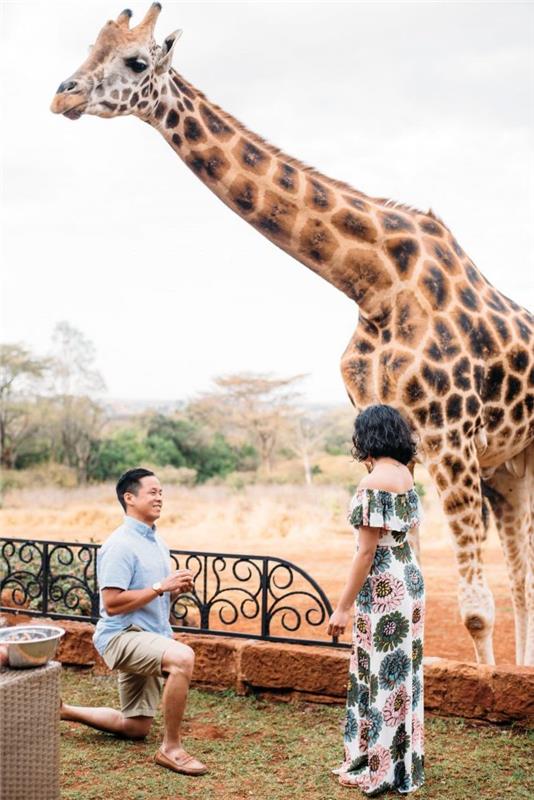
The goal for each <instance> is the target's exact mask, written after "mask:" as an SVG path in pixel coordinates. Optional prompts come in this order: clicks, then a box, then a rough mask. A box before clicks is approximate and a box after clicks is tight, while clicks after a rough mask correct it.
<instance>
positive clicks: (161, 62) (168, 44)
mask: <svg viewBox="0 0 534 800" xmlns="http://www.w3.org/2000/svg"><path fill="white" fill-rule="evenodd" d="M182 33H183V31H180V30H178V31H174V32H173V33H171V34H169V36H166V37H165V40H164V42H163V44H162V45H161V53H160V54H159V58H158V61H157V63H156V72H159V73H161V72H167V70H168V69H169V68H170V66H171V63H172V54H173V52H174V46H175V44H176V42H177V41H178V39H179V38H180V36H181V35H182Z"/></svg>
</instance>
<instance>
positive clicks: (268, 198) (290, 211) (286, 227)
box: [254, 191, 298, 242]
mask: <svg viewBox="0 0 534 800" xmlns="http://www.w3.org/2000/svg"><path fill="white" fill-rule="evenodd" d="M297 213H298V208H297V206H296V204H295V203H292V202H290V201H289V200H286V199H285V198H284V197H282V196H281V195H278V194H276V193H275V192H270V191H266V192H265V197H264V205H263V208H262V210H261V212H260V213H259V214H258V216H257V218H256V220H254V224H255V225H256V226H257V227H258V228H259V229H260V230H261V231H263V232H265V233H267V234H268V235H269V236H271V237H272V238H274V239H277V240H281V241H284V242H288V241H289V239H290V237H291V231H292V229H293V226H294V224H295V220H296V218H297Z"/></svg>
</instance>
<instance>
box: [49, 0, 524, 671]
mask: <svg viewBox="0 0 534 800" xmlns="http://www.w3.org/2000/svg"><path fill="white" fill-rule="evenodd" d="M160 11H161V5H160V4H159V3H153V4H152V5H151V6H150V8H149V10H148V12H147V13H146V15H145V17H144V18H143V19H142V21H141V22H140V23H139V24H138V25H137V26H136V27H130V18H131V16H132V12H131V11H130V10H129V9H126V10H125V11H123V12H121V13H120V14H119V16H118V18H117V19H116V20H110V21H108V22H107V23H106V24H105V25H104V27H103V28H102V29H101V31H100V33H99V34H98V37H97V39H96V42H95V44H94V46H93V47H92V49H91V50H90V53H89V56H88V57H87V59H86V60H85V62H84V63H83V64H82V65H81V67H80V68H79V69H78V70H76V72H74V73H73V75H72V76H71V77H70V78H69V79H67V80H66V81H64V82H63V83H61V85H60V86H59V88H58V89H57V92H56V94H55V96H54V98H53V101H52V106H51V110H52V111H53V112H54V113H56V114H62V115H63V116H65V117H68V118H69V119H78V118H79V117H81V116H82V115H83V114H93V115H96V116H100V117H117V116H124V115H129V114H132V115H134V116H136V117H138V118H139V119H141V120H142V121H144V122H147V123H148V124H149V125H151V126H152V127H153V128H155V129H156V130H157V131H158V132H159V133H160V134H161V135H162V136H163V137H164V139H165V140H166V141H167V143H168V144H169V145H170V146H171V147H172V148H173V150H174V151H175V152H176V154H177V155H178V156H179V157H180V158H181V159H182V161H184V162H185V164H186V165H187V167H188V168H189V169H190V170H192V171H193V172H194V174H195V175H196V176H197V177H198V178H199V179H200V180H201V181H202V182H203V183H204V184H205V185H206V186H207V187H208V188H209V189H210V190H211V191H212V192H213V193H214V194H215V195H216V196H217V197H218V198H219V199H220V200H222V202H223V203H225V204H226V205H227V206H229V207H230V208H231V209H232V210H233V211H234V212H235V213H236V214H238V215H239V216H240V217H241V218H242V219H244V220H245V221H247V222H248V223H249V224H250V225H252V226H253V227H254V228H255V229H256V230H257V231H258V232H259V233H261V234H262V235H263V236H265V237H267V239H268V240H270V241H271V242H272V243H273V244H275V245H276V246H278V247H279V248H281V249H282V250H284V251H285V252H286V253H288V254H289V255H291V256H292V257H293V258H295V259H296V260H297V261H300V262H301V263H302V264H304V265H305V266H307V267H308V268H309V269H311V270H313V271H314V272H315V273H316V274H317V275H319V276H320V277H322V278H323V279H325V280H327V281H328V282H329V283H331V284H332V285H334V286H335V287H337V288H338V289H339V290H340V291H342V292H344V293H345V295H347V296H348V297H349V298H350V299H351V300H353V301H354V303H355V304H356V305H357V307H358V310H359V315H358V323H357V327H356V330H355V333H354V335H353V336H352V338H351V340H350V342H349V344H348V345H347V347H346V349H345V351H344V353H343V355H342V358H341V372H342V376H343V380H344V383H345V386H346V389H347V392H348V395H349V398H350V400H351V402H352V403H353V405H354V406H355V408H356V409H361V408H363V407H365V406H366V405H368V404H370V403H388V404H390V405H393V406H394V407H396V408H397V409H398V410H399V411H400V412H401V413H402V414H404V416H405V417H406V418H407V420H408V421H409V423H410V425H411V426H412V429H413V431H414V435H415V436H416V437H417V439H418V443H419V448H418V450H419V455H418V460H419V461H420V463H422V464H424V465H425V466H426V468H427V469H428V470H429V473H430V475H431V477H432V479H433V481H434V483H435V485H436V487H437V490H438V493H439V496H440V501H441V503H442V507H443V510H444V513H445V515H446V518H447V521H448V524H449V529H450V533H451V541H452V543H453V549H454V553H455V558H456V563H457V568H458V575H459V580H458V601H459V607H460V613H461V617H462V621H463V623H464V624H465V626H466V627H467V630H468V631H469V633H470V635H471V638H472V641H473V645H474V652H475V657H476V660H477V661H478V662H480V663H488V664H492V663H494V655H493V643H492V634H493V625H494V613H495V612H494V600H493V595H492V593H491V591H490V589H489V587H488V585H487V583H486V580H485V576H484V571H483V565H482V542H483V540H484V525H483V503H484V498H485V497H487V498H488V500H489V502H490V505H491V507H492V508H493V510H494V512H495V519H496V525H497V529H498V532H499V536H500V541H501V544H502V547H503V551H504V555H505V561H506V564H507V569H508V573H509V579H510V583H511V590H512V599H513V606H514V618H515V641H516V661H517V663H518V664H523V663H525V664H534V540H533V536H532V530H531V528H532V519H533V513H534V509H532V507H531V505H529V503H531V502H532V501H531V498H532V497H533V494H534V493H533V492H532V482H533V479H534V444H533V439H534V424H533V416H534V365H533V340H534V336H533V332H534V318H533V317H532V315H530V314H529V312H528V311H526V310H525V309H523V308H521V307H520V306H519V305H517V304H516V303H515V302H513V301H512V300H509V299H508V298H506V297H505V296H503V295H502V294H501V293H499V292H498V291H497V290H496V289H495V288H494V287H493V286H492V285H491V284H490V283H489V282H488V281H487V280H486V279H485V278H484V277H483V275H482V274H481V273H480V272H479V271H478V269H477V268H476V267H475V265H474V264H473V262H472V261H471V259H470V258H469V257H468V256H467V255H466V253H465V252H464V251H463V250H462V248H461V247H460V245H459V244H458V242H457V241H456V240H455V239H454V237H453V235H452V233H451V232H450V231H449V229H448V228H447V227H446V225H445V224H444V223H443V222H442V221H441V220H440V219H439V218H438V217H437V216H436V215H435V214H434V213H433V212H432V211H428V212H426V213H425V212H422V211H419V210H417V209H415V208H413V207H411V206H406V205H403V204H400V203H395V202H393V201H391V200H387V199H384V198H373V197H369V196H367V195H366V194H364V193H363V192H361V191H356V190H355V189H353V188H351V187H350V186H349V185H348V184H346V183H343V182H341V181H337V180H333V179H331V178H328V177H326V176H324V175H322V174H321V173H320V172H318V171H316V170H315V169H312V168H310V167H308V166H306V165H304V164H302V163H301V162H300V161H298V160H296V159H295V158H292V157H289V156H287V155H286V154H284V153H283V152H282V151H281V150H279V149H277V148H276V147H274V146H273V145H271V144H269V143H267V142H266V141H265V140H264V139H262V138H260V137H259V136H258V135H256V134H254V133H252V132H251V131H249V130H248V129H246V128H245V127H244V126H243V125H242V124H241V123H240V122H238V121H237V120H236V119H235V118H234V117H232V116H231V115H230V114H228V113H227V112H225V111H223V110H222V109H221V108H219V107H218V106H216V105H214V104H213V103H212V102H211V101H209V100H208V99H207V97H206V96H205V95H204V94H203V93H202V92H200V91H199V90H198V89H196V88H195V87H194V86H193V85H192V84H191V83H189V82H188V81H187V80H186V79H185V78H183V77H182V76H181V75H180V74H178V73H177V72H176V71H175V70H174V69H173V67H172V63H171V62H172V58H173V53H174V50H175V46H176V43H177V41H178V39H179V37H180V35H181V31H175V32H174V33H172V34H170V35H169V36H167V37H166V38H165V39H164V40H163V44H162V45H161V46H159V45H157V44H156V41H155V39H154V27H155V24H156V20H157V18H158V15H159V13H160Z"/></svg>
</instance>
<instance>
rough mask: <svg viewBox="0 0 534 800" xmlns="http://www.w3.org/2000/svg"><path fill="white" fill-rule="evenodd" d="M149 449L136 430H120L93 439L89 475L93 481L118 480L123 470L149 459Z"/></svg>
mask: <svg viewBox="0 0 534 800" xmlns="http://www.w3.org/2000/svg"><path fill="white" fill-rule="evenodd" d="M149 458H150V456H149V450H148V448H147V447H146V445H145V443H144V442H142V441H141V440H140V437H139V433H138V432H137V431H135V430H131V429H125V430H121V431H118V432H117V433H116V434H115V435H114V436H112V437H110V438H107V439H101V440H100V441H93V443H92V447H91V454H90V458H89V459H88V469H87V477H88V479H89V480H93V481H108V480H117V479H118V478H119V477H120V475H122V473H123V472H126V470H128V469H133V468H134V467H138V466H140V464H142V463H143V462H144V461H147V460H149Z"/></svg>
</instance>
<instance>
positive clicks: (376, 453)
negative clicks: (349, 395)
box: [352, 405, 416, 464]
mask: <svg viewBox="0 0 534 800" xmlns="http://www.w3.org/2000/svg"><path fill="white" fill-rule="evenodd" d="M352 443H353V445H354V447H353V449H352V455H353V456H354V458H355V459H356V460H357V461H365V459H366V458H369V456H370V457H371V458H384V457H387V458H394V459H395V460H396V461H400V462H401V463H402V464H408V463H409V462H410V461H413V459H414V457H415V453H416V445H415V442H414V440H413V437H412V433H411V431H410V428H409V426H408V423H407V422H406V420H405V419H404V417H403V416H402V415H401V414H399V412H398V411H397V410H396V409H395V408H392V407H391V406H386V405H375V406H368V407H367V408H364V410H363V411H361V412H360V413H359V414H358V416H357V417H356V419H355V421H354V433H353V435H352Z"/></svg>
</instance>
